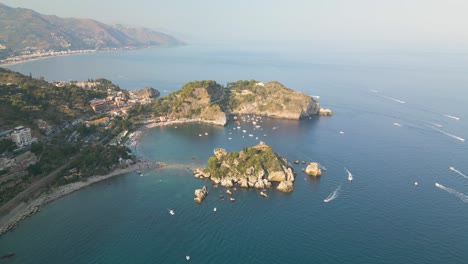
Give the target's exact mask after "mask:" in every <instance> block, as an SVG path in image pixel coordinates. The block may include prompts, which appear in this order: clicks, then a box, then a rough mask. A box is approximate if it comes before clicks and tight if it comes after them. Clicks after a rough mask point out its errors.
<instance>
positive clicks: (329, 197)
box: [323, 185, 341, 203]
mask: <svg viewBox="0 0 468 264" xmlns="http://www.w3.org/2000/svg"><path fill="white" fill-rule="evenodd" d="M340 190H341V185H339V186H338V187H337V188H336V189H335V190H334V191H333V192H332V193H330V195H328V196H327V198H325V199H323V201H324V202H326V203H328V202H331V201H333V200H335V199H336V198H337V197H338V195H339V194H340Z"/></svg>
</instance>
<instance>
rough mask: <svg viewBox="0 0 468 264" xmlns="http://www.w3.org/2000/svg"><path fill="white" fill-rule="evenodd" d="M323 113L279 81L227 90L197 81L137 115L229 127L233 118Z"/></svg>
mask: <svg viewBox="0 0 468 264" xmlns="http://www.w3.org/2000/svg"><path fill="white" fill-rule="evenodd" d="M320 109H321V108H320V105H319V103H318V102H317V101H315V100H314V99H313V98H312V97H310V96H308V95H305V94H303V93H301V92H297V91H294V90H291V89H289V88H287V87H285V86H283V85H282V84H281V83H279V82H275V81H274V82H268V83H265V84H263V83H260V82H258V81H255V80H251V81H237V82H232V83H228V85H227V87H224V86H222V85H220V84H218V83H216V82H215V81H194V82H189V83H187V84H184V86H183V87H182V88H181V89H180V90H179V91H176V92H173V93H171V94H169V95H168V96H166V97H163V98H159V99H158V100H156V102H154V103H153V104H150V105H147V106H145V107H140V108H138V111H137V113H138V114H142V113H144V112H146V113H148V112H150V113H152V114H153V115H155V116H167V117H170V118H173V119H184V118H187V119H201V120H203V121H205V122H210V123H213V124H217V125H225V124H226V122H227V116H228V115H230V114H255V115H262V116H269V117H272V118H282V119H301V118H304V117H308V116H311V115H317V114H322V113H321V112H320ZM328 114H331V112H329V113H328V112H327V115H328Z"/></svg>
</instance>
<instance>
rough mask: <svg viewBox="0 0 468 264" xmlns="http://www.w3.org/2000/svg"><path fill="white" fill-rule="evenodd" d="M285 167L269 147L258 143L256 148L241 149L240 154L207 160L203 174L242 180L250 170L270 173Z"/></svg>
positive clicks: (234, 153)
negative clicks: (207, 173)
mask: <svg viewBox="0 0 468 264" xmlns="http://www.w3.org/2000/svg"><path fill="white" fill-rule="evenodd" d="M286 165H287V164H286V162H285V161H284V160H283V159H282V158H280V157H279V156H278V155H277V154H276V153H274V152H273V150H272V148H271V147H269V146H267V145H265V144H263V143H260V144H259V145H257V146H253V147H246V148H243V149H242V151H240V152H231V153H228V154H227V155H225V156H221V157H215V156H212V157H210V158H208V166H207V167H206V168H205V172H209V173H211V177H215V178H221V177H225V176H232V177H236V178H244V177H247V173H246V171H247V170H249V169H250V168H254V170H255V171H261V170H264V171H265V172H266V173H271V172H275V171H281V170H282V166H286Z"/></svg>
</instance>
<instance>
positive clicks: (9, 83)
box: [0, 68, 107, 130]
mask: <svg viewBox="0 0 468 264" xmlns="http://www.w3.org/2000/svg"><path fill="white" fill-rule="evenodd" d="M106 95H107V93H106V92H103V91H97V90H85V89H81V88H78V87H76V86H70V87H67V88H60V87H56V86H54V85H52V84H50V83H48V82H46V81H44V80H42V79H33V78H31V77H29V76H24V75H22V74H20V73H17V72H12V71H10V70H7V69H3V68H0V130H2V129H3V128H5V129H9V128H11V127H14V126H16V125H28V126H29V125H32V123H33V120H34V119H44V120H46V121H48V122H52V123H53V124H55V123H61V122H63V121H66V120H73V119H76V118H83V117H87V116H90V115H92V114H93V111H92V109H91V107H90V106H89V100H91V99H93V98H104V97H105V96H106ZM4 126H5V127H4Z"/></svg>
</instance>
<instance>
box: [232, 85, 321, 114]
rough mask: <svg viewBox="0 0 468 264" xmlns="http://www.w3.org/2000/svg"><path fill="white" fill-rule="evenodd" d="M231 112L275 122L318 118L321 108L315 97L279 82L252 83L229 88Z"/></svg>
mask: <svg viewBox="0 0 468 264" xmlns="http://www.w3.org/2000/svg"><path fill="white" fill-rule="evenodd" d="M230 105H231V106H232V109H231V111H232V112H233V113H237V114H255V115H263V116H269V117H273V118H284V119H300V118H303V117H307V116H311V115H316V114H317V113H318V111H319V109H320V105H319V103H318V102H316V101H315V100H314V99H313V98H312V97H310V96H307V95H305V94H303V93H300V92H296V91H293V90H291V89H289V88H286V87H284V86H283V85H282V84H280V83H279V82H269V83H266V84H262V83H257V82H255V83H253V82H250V83H249V84H248V85H243V86H239V85H233V86H232V87H230Z"/></svg>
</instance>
